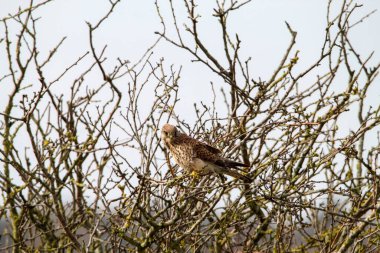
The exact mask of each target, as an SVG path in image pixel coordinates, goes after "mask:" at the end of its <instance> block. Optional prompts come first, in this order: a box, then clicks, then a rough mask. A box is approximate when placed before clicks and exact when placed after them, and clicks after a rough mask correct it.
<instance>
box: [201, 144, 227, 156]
mask: <svg viewBox="0 0 380 253" xmlns="http://www.w3.org/2000/svg"><path fill="white" fill-rule="evenodd" d="M201 145H203V146H204V147H205V148H206V149H207V150H208V151H210V152H211V153H213V154H215V155H219V154H220V153H222V151H220V150H219V149H217V148H214V147H213V146H210V145H208V144H205V143H201Z"/></svg>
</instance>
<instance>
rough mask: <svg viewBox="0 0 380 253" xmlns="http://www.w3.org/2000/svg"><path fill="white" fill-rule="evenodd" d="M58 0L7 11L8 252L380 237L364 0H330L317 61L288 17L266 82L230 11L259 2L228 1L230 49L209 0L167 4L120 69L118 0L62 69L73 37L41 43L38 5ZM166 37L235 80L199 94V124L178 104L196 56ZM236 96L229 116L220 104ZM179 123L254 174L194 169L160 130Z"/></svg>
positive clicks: (320, 243)
mask: <svg viewBox="0 0 380 253" xmlns="http://www.w3.org/2000/svg"><path fill="white" fill-rule="evenodd" d="M51 2H52V1H50V0H47V1H44V2H39V3H34V2H33V1H31V2H30V5H29V7H27V8H24V9H20V10H19V11H18V12H17V13H15V14H13V15H9V16H6V17H4V18H2V24H3V34H2V38H0V46H2V49H1V50H3V53H4V54H5V55H6V59H7V62H8V67H7V69H6V70H5V69H4V68H3V71H6V72H3V74H2V77H1V79H0V83H1V84H2V85H1V86H2V87H3V88H2V89H3V90H4V87H6V88H5V89H6V91H7V92H8V94H9V96H8V98H7V101H6V105H5V106H4V107H3V108H1V121H0V122H1V123H0V124H1V128H0V133H1V137H0V138H1V141H2V148H1V149H0V163H1V166H2V167H3V168H4V169H3V170H1V171H0V178H1V180H0V189H1V196H2V198H3V202H2V203H1V205H2V206H1V209H0V219H2V220H3V221H4V228H3V231H2V236H1V245H0V249H1V251H12V252H35V251H38V250H39V251H53V252H54V251H71V252H73V251H76V252H82V251H85V252H133V251H138V252H140V251H141V252H143V251H145V252H253V251H255V250H256V251H260V252H289V251H296V252H306V251H318V252H347V251H351V252H364V251H371V250H372V251H375V250H376V249H378V248H379V243H380V238H379V222H378V214H379V211H380V204H379V201H378V200H379V196H378V192H379V191H380V188H379V187H380V186H379V185H380V184H379V171H378V168H379V167H380V160H379V159H380V158H379V155H380V146H379V136H378V131H379V125H380V105H379V103H373V102H372V101H369V100H368V98H367V95H368V93H369V92H371V91H376V89H377V90H378V87H377V88H376V87H373V86H374V85H376V82H378V80H377V79H376V78H377V75H378V73H379V68H380V64H378V63H377V64H373V63H372V61H371V60H372V58H373V54H370V55H369V56H365V57H363V56H362V54H361V53H360V52H358V51H357V50H356V48H355V47H354V44H353V43H352V42H351V37H350V32H351V30H352V29H353V28H354V27H355V28H356V26H358V25H359V24H360V23H361V22H363V21H366V19H367V18H368V17H369V16H370V15H371V14H372V13H370V14H368V15H364V16H363V17H362V18H361V19H359V20H353V19H352V16H353V13H355V12H357V10H358V9H359V8H360V7H361V5H359V4H357V3H355V2H354V1H327V12H326V13H327V22H326V23H327V26H326V32H325V37H324V40H323V43H322V44H321V50H320V56H319V57H318V58H317V59H315V61H314V62H313V63H312V64H310V65H308V66H300V64H299V52H302V48H297V44H296V39H297V32H296V31H295V30H294V29H293V28H292V27H291V25H290V24H288V23H286V26H287V29H288V31H289V37H290V42H289V46H288V48H287V50H286V52H285V53H284V55H283V57H282V60H281V61H280V63H279V65H278V67H277V68H275V69H274V70H273V75H272V76H271V77H270V78H268V79H266V80H264V79H258V80H256V79H255V78H253V76H254V70H252V69H251V64H250V58H249V57H247V56H244V55H241V54H240V49H241V44H242V43H243V42H242V41H241V40H240V38H239V36H238V35H236V34H234V32H233V31H230V29H229V19H228V18H229V17H230V16H231V15H233V13H234V12H238V11H239V10H241V9H243V8H247V6H248V5H249V4H250V3H249V2H250V1H217V3H216V5H215V9H214V14H213V16H214V17H215V18H216V19H217V20H218V21H219V25H220V30H221V37H220V38H217V39H216V40H215V41H214V42H213V43H218V45H220V46H221V47H222V48H223V49H224V55H223V56H222V57H220V55H216V54H215V53H213V50H212V48H210V47H208V46H206V43H205V41H204V40H203V38H202V36H200V33H199V26H200V24H202V19H201V16H200V15H199V12H198V6H197V3H196V2H195V1H194V0H184V1H183V2H182V4H183V5H184V8H185V9H184V10H185V12H186V13H185V14H184V13H182V12H181V11H180V10H179V8H181V7H179V6H178V5H177V2H176V3H174V2H173V1H170V0H169V1H162V2H156V10H157V15H158V17H159V19H160V22H161V24H162V29H161V30H160V31H158V32H157V33H156V36H157V41H156V42H155V43H154V44H153V45H152V46H151V47H149V48H148V49H147V51H146V53H145V54H144V55H143V56H142V57H141V59H139V60H138V61H136V62H134V63H131V62H129V61H128V60H125V59H118V63H117V64H116V65H114V66H113V67H110V65H109V64H108V63H107V57H106V55H107V51H106V46H104V47H99V46H97V43H96V42H95V39H94V37H95V36H96V35H97V33H99V32H100V31H101V28H102V26H103V25H104V22H107V21H109V19H110V17H112V14H113V12H114V11H115V10H116V9H117V8H118V6H119V3H120V2H121V1H119V0H117V1H110V2H109V9H108V11H107V12H106V14H105V15H104V16H103V17H102V18H101V19H99V20H98V21H97V22H93V23H91V22H88V23H87V25H88V35H86V36H88V52H85V53H84V54H83V55H78V58H77V60H76V61H75V62H73V63H72V64H70V65H69V66H68V67H67V68H65V69H62V70H61V72H60V74H59V75H58V76H56V77H53V78H52V77H49V75H48V74H47V72H48V71H47V70H46V69H48V68H49V67H52V65H53V64H54V60H53V59H54V58H55V57H58V56H57V55H58V53H57V52H59V50H60V48H61V46H62V45H63V43H64V41H65V38H63V39H62V40H61V41H59V43H58V44H57V45H56V46H55V47H54V48H52V49H50V51H49V53H48V54H46V50H45V49H42V48H39V46H38V45H39V44H38V42H39V39H40V37H41V36H43V34H42V35H40V34H39V33H38V25H39V23H38V22H39V18H38V17H39V16H38V15H40V14H38V13H40V12H39V11H40V10H43V8H45V7H46V6H47V5H49V4H51ZM165 5H167V6H166V7H165ZM337 6H339V10H338V11H335V10H336V9H338V8H336V7H337ZM163 8H166V9H165V10H170V13H169V14H168V13H167V12H165V14H164V12H163V11H162V10H163ZM179 19H180V20H179ZM183 19H186V21H185V24H184V25H183V26H182V25H180V22H181V21H182V20H183ZM173 21H174V22H173ZM162 43H166V44H170V45H171V46H173V47H177V48H179V49H180V50H181V52H183V53H186V54H188V55H190V56H191V57H192V58H193V59H194V61H193V62H192V63H191V64H201V65H203V66H204V67H206V69H207V70H208V71H209V72H210V73H211V74H213V75H216V76H217V77H218V78H219V80H220V82H221V87H220V86H217V85H214V84H212V88H213V91H214V93H213V94H210V97H212V98H213V99H211V102H209V103H208V102H204V103H203V102H202V103H200V104H195V105H194V111H193V112H191V113H194V115H195V116H196V120H195V121H194V122H187V121H186V120H184V119H183V117H181V113H180V112H179V111H177V109H176V108H177V107H176V106H177V105H178V101H179V99H180V97H179V91H180V89H181V87H182V86H181V81H180V77H181V70H182V68H186V66H184V67H179V66H166V63H165V61H164V58H162V59H161V60H158V61H156V60H153V58H152V55H153V50H154V49H155V48H156V47H157V45H158V44H162ZM73 73H74V74H73ZM74 75H75V77H73V76H74ZM91 76H96V82H93V79H92V78H91ZM341 77H343V78H341ZM342 80H345V81H344V82H342ZM57 86H59V87H64V88H63V91H61V92H60V91H59V90H58V89H57ZM219 88H221V89H219ZM371 89H372V90H371ZM2 92H3V91H2ZM148 97H149V99H147V98H148ZM220 97H223V99H224V101H225V106H226V108H227V111H228V112H227V115H226V116H220V115H224V114H225V113H224V112H225V111H226V110H225V108H220V107H218V106H216V104H215V100H216V99H217V98H220ZM186 113H190V111H188V112H186ZM347 115H348V116H347ZM344 117H349V119H350V122H352V127H351V131H350V132H347V131H345V130H344V127H342V125H341V124H342V122H343V121H342V118H344ZM169 121H171V122H172V123H175V124H177V125H178V127H179V128H180V129H181V131H184V132H186V133H188V134H189V135H191V136H193V137H195V138H198V139H202V140H204V141H205V142H208V143H210V144H213V145H214V146H216V147H218V148H220V149H221V150H223V152H224V155H225V156H227V157H231V158H234V159H237V160H239V159H240V160H241V161H242V162H244V163H247V164H250V165H251V167H250V168H249V169H247V171H245V174H246V175H247V176H249V177H250V178H252V179H253V181H254V182H253V183H252V184H247V183H244V182H240V181H239V180H233V179H231V178H228V179H227V180H221V178H219V177H216V176H206V177H200V176H199V175H194V174H192V175H189V174H187V173H186V172H184V171H182V170H181V169H180V168H179V167H178V166H176V165H175V164H174V163H173V162H172V161H171V160H170V155H169V154H168V152H167V150H165V148H164V146H163V145H162V143H161V142H160V137H159V136H160V133H159V128H160V127H161V126H162V125H163V124H164V123H166V122H169ZM374 140H375V141H374Z"/></svg>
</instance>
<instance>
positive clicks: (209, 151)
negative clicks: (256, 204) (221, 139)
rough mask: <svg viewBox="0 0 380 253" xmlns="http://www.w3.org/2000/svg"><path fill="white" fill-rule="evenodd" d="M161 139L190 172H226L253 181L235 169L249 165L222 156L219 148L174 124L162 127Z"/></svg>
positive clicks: (179, 162)
mask: <svg viewBox="0 0 380 253" xmlns="http://www.w3.org/2000/svg"><path fill="white" fill-rule="evenodd" d="M161 139H162V141H163V142H164V143H165V145H166V147H167V148H168V149H169V150H170V153H171V154H172V156H173V158H174V160H175V161H176V163H177V164H178V165H179V166H181V167H182V168H183V169H184V170H186V171H188V172H197V173H199V174H201V175H206V174H210V173H218V174H226V175H229V176H232V177H234V178H237V179H241V180H244V181H245V182H249V181H251V179H250V178H248V177H247V176H244V175H242V174H240V173H239V172H237V171H235V170H233V169H239V168H238V167H249V165H246V164H243V163H240V162H235V161H232V160H229V159H227V158H224V157H222V156H221V151H220V150H219V149H217V148H214V147H212V146H210V145H207V144H205V143H202V142H200V141H198V140H196V139H193V138H191V137H190V136H188V135H186V134H184V133H181V132H179V131H178V129H177V128H176V127H175V126H173V125H170V124H165V125H164V126H163V127H162V129H161ZM232 168H233V169H232Z"/></svg>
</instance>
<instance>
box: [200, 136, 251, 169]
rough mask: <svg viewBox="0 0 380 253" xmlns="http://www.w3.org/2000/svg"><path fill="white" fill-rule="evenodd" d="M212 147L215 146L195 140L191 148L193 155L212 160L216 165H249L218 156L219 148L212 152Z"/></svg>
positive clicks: (233, 166)
mask: <svg viewBox="0 0 380 253" xmlns="http://www.w3.org/2000/svg"><path fill="white" fill-rule="evenodd" d="M210 148H212V149H210ZM213 149H215V148H213V147H211V146H209V145H206V144H203V143H200V142H197V143H196V144H195V145H194V148H193V151H194V157H195V158H199V159H202V160H204V161H207V162H212V163H213V164H215V165H218V166H220V167H225V168H237V167H249V165H247V164H244V163H240V162H235V161H233V160H229V159H226V158H223V157H220V156H219V153H220V150H218V149H216V150H217V151H218V152H213V151H214V150H213Z"/></svg>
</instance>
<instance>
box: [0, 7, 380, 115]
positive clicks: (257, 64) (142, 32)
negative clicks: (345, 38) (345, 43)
mask: <svg viewBox="0 0 380 253" xmlns="http://www.w3.org/2000/svg"><path fill="white" fill-rule="evenodd" d="M27 2H28V1H17V0H12V1H10V0H0V17H5V16H6V15H7V14H8V13H15V12H16V10H17V8H18V6H19V5H20V4H21V3H27ZM38 2H40V1H35V3H38ZM167 2H168V1H166V0H160V1H158V3H159V4H160V8H161V11H162V13H163V14H164V16H167V17H168V21H170V16H169V14H168V13H169V12H168V11H169V8H168V5H167ZM175 2H176V3H177V5H178V7H179V8H178V9H179V11H180V10H181V7H182V6H183V4H182V1H175ZM198 2H199V4H200V6H199V12H200V14H201V15H202V17H201V19H200V26H201V29H200V35H201V38H203V39H204V41H205V43H206V45H209V46H211V48H212V50H214V51H213V53H215V54H217V55H221V54H222V53H223V50H222V48H218V47H217V45H218V43H216V44H213V41H215V38H216V39H217V38H218V36H219V35H220V29H219V27H218V21H217V19H216V18H215V17H213V16H212V13H213V10H212V9H213V8H215V1H198ZM335 2H340V1H335ZM363 3H364V6H363V7H362V8H360V9H359V11H357V12H356V16H354V19H353V20H355V18H357V19H359V18H360V17H361V16H363V15H365V14H366V13H369V12H371V11H372V10H374V9H379V7H380V1H378V0H366V1H363ZM326 5H327V1H322V0H308V1H305V0H270V1H268V0H254V1H252V2H251V3H249V4H248V5H246V6H244V8H242V9H241V10H239V11H237V12H235V13H233V15H231V16H230V21H231V24H230V27H229V30H230V32H232V33H235V32H236V33H238V34H239V36H240V38H241V40H242V49H241V53H240V55H242V56H243V57H244V58H248V57H252V67H253V68H252V69H253V74H254V76H255V77H256V78H258V77H260V78H262V79H263V80H265V79H266V78H267V77H268V76H269V75H270V74H271V73H272V72H273V68H274V67H275V66H277V65H278V63H279V60H280V59H281V57H282V55H283V53H284V51H285V49H286V48H287V46H288V43H289V40H290V35H289V32H288V30H287V28H286V26H285V23H284V22H285V21H287V22H289V24H290V25H291V26H292V28H293V29H294V30H296V31H297V32H298V38H297V45H296V48H297V49H299V50H300V51H301V52H300V63H301V64H305V65H307V64H308V63H311V62H312V61H313V60H315V59H316V57H318V55H319V54H320V48H321V43H322V41H323V38H324V37H323V34H324V29H325V25H326ZM108 8H109V2H108V0H97V1H93V0H80V1H78V0H56V1H53V2H52V3H49V4H48V5H46V6H45V7H42V8H41V9H40V11H39V12H38V14H39V15H40V17H41V19H40V20H39V22H38V26H37V28H38V31H39V37H38V44H39V47H40V50H41V55H43V54H47V53H48V52H49V51H50V50H51V48H52V47H53V46H54V45H55V44H56V43H57V42H58V41H59V40H60V39H61V38H62V37H64V36H67V40H66V41H65V43H64V44H63V47H62V49H61V50H60V52H59V54H58V55H57V56H56V58H55V59H54V64H52V65H51V67H49V68H48V70H49V71H48V72H47V73H46V74H47V75H48V76H49V75H50V76H52V77H53V76H55V75H56V74H57V73H58V72H59V71H61V70H62V69H64V68H66V67H67V66H68V65H70V64H71V63H72V62H73V61H74V60H75V59H77V58H78V56H79V55H80V54H82V53H84V52H85V51H87V50H88V49H89V43H88V28H87V26H86V23H85V22H86V21H90V22H95V21H96V20H98V19H99V18H100V17H101V16H102V15H104V14H105V13H106V11H107V10H108ZM182 9H183V8H182ZM179 13H180V14H181V12H179ZM179 16H180V17H181V15H179ZM182 16H183V17H185V16H184V15H182ZM379 27H380V12H376V13H374V14H373V15H372V16H371V17H370V18H369V19H368V20H367V21H366V22H364V23H362V24H361V25H360V26H357V27H356V28H354V29H353V30H352V34H351V36H352V40H353V43H354V45H355V46H356V47H357V48H358V49H359V52H361V54H362V55H363V56H365V55H369V53H370V52H372V51H375V52H376V53H375V56H374V57H373V62H379V61H380V32H379V29H380V28H379ZM0 29H1V30H0V31H3V25H2V26H1V28H0ZM161 30H162V27H161V24H160V22H159V18H158V16H157V13H156V8H155V5H154V1H152V0H145V1H141V0H126V1H122V2H121V4H120V5H119V6H118V7H117V8H116V11H115V13H113V15H112V16H111V18H110V19H109V20H108V21H107V22H106V23H105V24H104V26H103V27H102V29H101V32H97V34H96V38H95V39H96V43H97V45H98V46H99V48H100V47H102V46H104V45H105V44H107V45H108V48H107V52H106V55H107V57H108V59H109V60H108V63H109V64H110V66H113V63H114V62H115V61H116V59H117V58H118V57H119V58H121V59H129V60H130V61H131V62H134V61H135V60H137V59H138V58H139V57H140V56H141V55H142V54H143V53H144V52H145V50H146V48H147V47H148V46H150V45H151V44H152V43H153V42H154V41H155V40H156V39H157V35H155V34H154V32H155V31H161ZM2 34H3V33H2ZM219 44H220V43H219ZM154 52H155V56H156V57H157V58H160V57H164V58H165V60H166V62H167V64H168V65H171V64H175V66H177V67H179V66H184V67H183V71H182V76H181V86H182V87H181V92H182V93H183V94H186V96H183V97H182V101H181V103H180V108H184V107H186V106H188V104H193V102H195V101H199V100H207V99H209V93H207V92H203V93H199V92H198V91H199V90H198V88H204V87H209V85H208V84H209V83H210V81H213V82H216V83H218V82H220V81H221V80H220V79H215V77H214V76H213V75H212V74H211V73H210V71H208V70H207V69H205V68H204V67H203V66H202V65H201V64H190V60H191V59H192V58H191V57H189V55H188V54H186V53H185V52H184V51H183V50H179V49H176V48H174V47H173V46H171V45H169V44H168V43H165V42H164V41H162V43H160V44H159V46H158V47H157V48H156V49H155V50H154ZM0 57H1V58H0V72H1V74H0V75H1V76H3V74H4V70H5V69H6V68H7V63H6V59H5V58H4V43H2V44H1V48H0ZM10 88H11V86H9V85H6V83H3V84H2V85H1V87H0V89H1V92H0V100H2V101H3V102H4V99H5V98H6V96H7V95H6V94H7V93H8V92H9V90H10ZM379 93H380V92H379ZM2 104H3V103H1V105H2Z"/></svg>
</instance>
